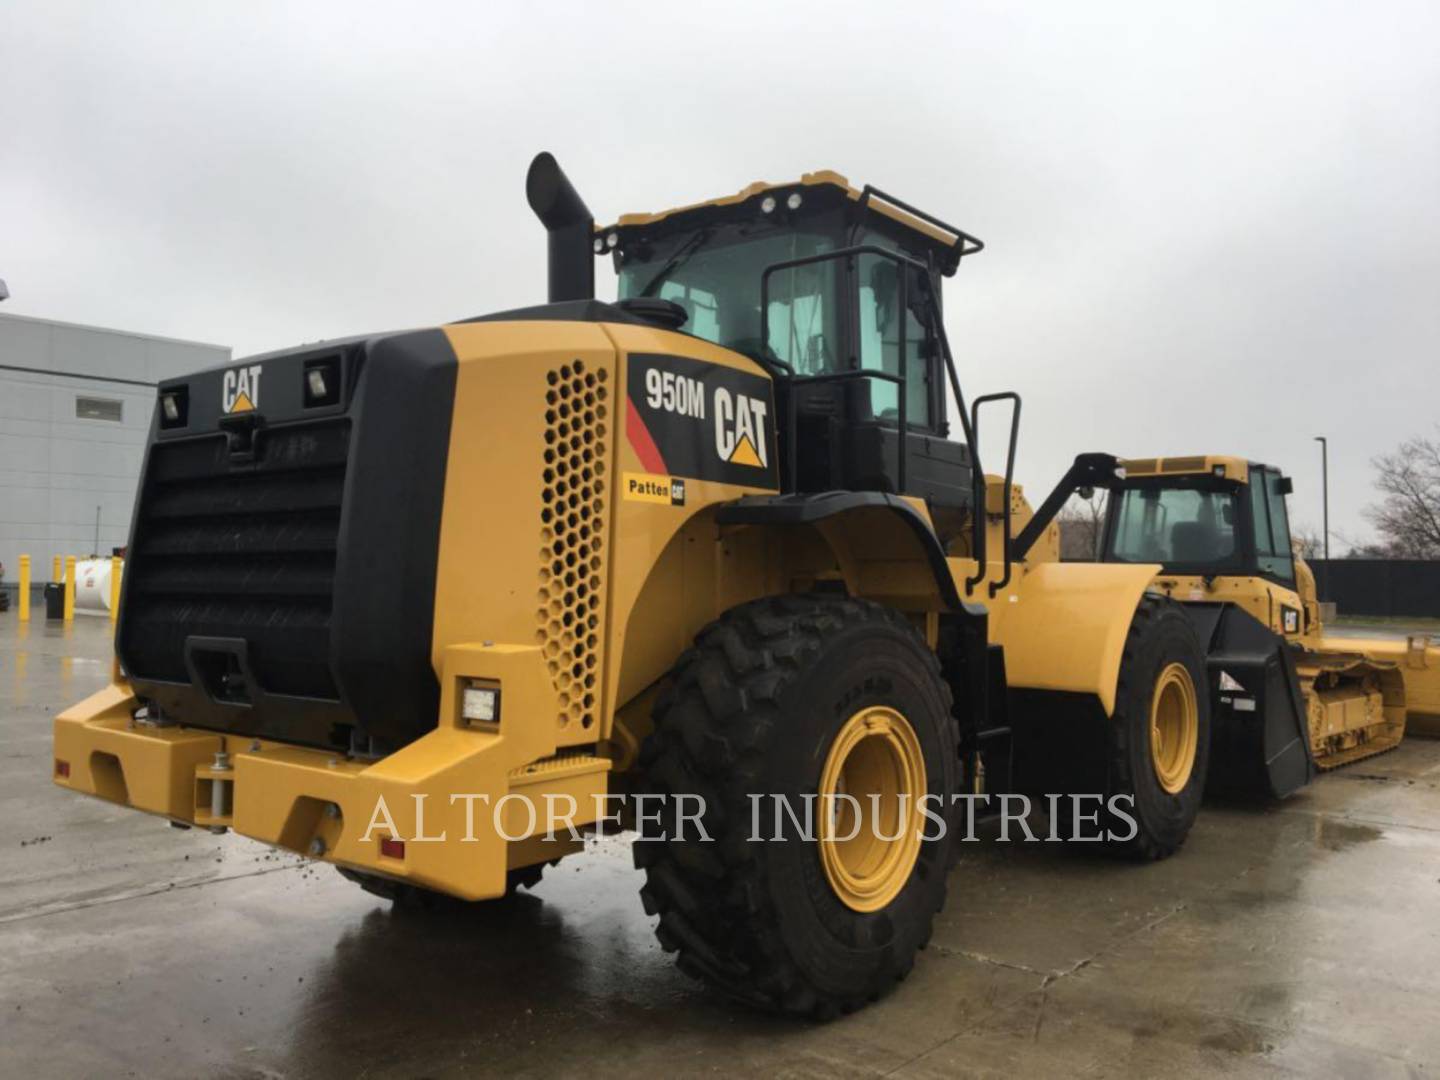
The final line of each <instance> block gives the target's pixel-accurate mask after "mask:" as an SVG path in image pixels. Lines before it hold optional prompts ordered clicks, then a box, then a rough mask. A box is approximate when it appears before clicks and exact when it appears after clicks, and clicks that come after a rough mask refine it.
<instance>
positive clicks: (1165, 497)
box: [1101, 457, 1295, 589]
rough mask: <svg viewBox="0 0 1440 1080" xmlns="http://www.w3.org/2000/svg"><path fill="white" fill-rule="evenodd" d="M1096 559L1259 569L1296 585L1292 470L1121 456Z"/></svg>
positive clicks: (1181, 571) (1235, 571) (1221, 571)
mask: <svg viewBox="0 0 1440 1080" xmlns="http://www.w3.org/2000/svg"><path fill="white" fill-rule="evenodd" d="M1122 465H1123V467H1124V470H1125V475H1124V479H1123V480H1119V481H1117V482H1116V484H1115V486H1114V487H1113V488H1111V492H1110V504H1109V508H1108V510H1107V512H1106V519H1105V534H1104V539H1103V542H1102V546H1101V561H1103V562H1122V563H1160V564H1162V565H1163V566H1164V568H1165V569H1164V572H1165V573H1166V574H1177V575H1194V576H1199V577H1206V578H1214V577H1262V578H1265V579H1267V580H1269V581H1273V582H1275V583H1276V584H1280V585H1285V586H1287V587H1289V588H1292V589H1293V588H1294V587H1295V559H1294V555H1293V554H1292V552H1291V549H1290V526H1289V519H1288V516H1287V514H1286V509H1285V496H1286V495H1288V494H1289V493H1290V490H1291V482H1290V479H1289V477H1286V476H1282V475H1281V473H1280V471H1279V470H1278V469H1274V468H1271V467H1270V466H1268V465H1259V464H1256V463H1254V462H1246V461H1243V460H1240V459H1238V458H1229V457H1197V458H1148V459H1144V460H1139V461H1126V462H1122Z"/></svg>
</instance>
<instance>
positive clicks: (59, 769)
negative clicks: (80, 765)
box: [55, 758, 70, 780]
mask: <svg viewBox="0 0 1440 1080" xmlns="http://www.w3.org/2000/svg"><path fill="white" fill-rule="evenodd" d="M55 775H56V776H58V777H61V778H62V779H65V780H68V779H70V762H68V761H61V760H60V759H59V758H56V759H55Z"/></svg>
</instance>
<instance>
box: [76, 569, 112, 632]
mask: <svg viewBox="0 0 1440 1080" xmlns="http://www.w3.org/2000/svg"><path fill="white" fill-rule="evenodd" d="M75 614H76V615H104V616H105V617H106V618H109V616H110V560H109V559H81V560H80V561H79V562H77V563H76V564H75Z"/></svg>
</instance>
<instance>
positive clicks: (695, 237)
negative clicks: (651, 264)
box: [637, 229, 710, 296]
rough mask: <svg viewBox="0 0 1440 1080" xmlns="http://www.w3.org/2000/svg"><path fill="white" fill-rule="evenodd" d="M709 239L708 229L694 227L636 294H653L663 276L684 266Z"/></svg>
mask: <svg viewBox="0 0 1440 1080" xmlns="http://www.w3.org/2000/svg"><path fill="white" fill-rule="evenodd" d="M709 239H710V230H709V229H696V230H695V231H694V232H693V233H691V234H690V238H689V239H688V240H686V241H685V242H684V243H683V244H681V245H680V246H679V247H678V248H676V249H675V254H674V255H671V256H670V258H669V259H667V260H666V261H665V265H664V266H662V267H660V269H659V270H657V271H655V273H654V275H653V276H652V277H651V278H650V280H649V281H647V282H646V283H645V287H644V288H643V289H641V290H640V292H639V293H638V294H637V295H639V296H654V295H655V291H656V290H657V289H659V288H660V285H661V283H662V282H663V281H664V280H665V278H667V277H668V276H670V275H671V274H673V273H674V272H675V271H676V270H678V269H680V267H682V266H684V265H685V263H686V262H688V261H689V259H690V256H691V255H694V254H695V252H696V250H697V249H698V248H699V247H700V246H701V245H702V244H704V243H705V241H706V240H709Z"/></svg>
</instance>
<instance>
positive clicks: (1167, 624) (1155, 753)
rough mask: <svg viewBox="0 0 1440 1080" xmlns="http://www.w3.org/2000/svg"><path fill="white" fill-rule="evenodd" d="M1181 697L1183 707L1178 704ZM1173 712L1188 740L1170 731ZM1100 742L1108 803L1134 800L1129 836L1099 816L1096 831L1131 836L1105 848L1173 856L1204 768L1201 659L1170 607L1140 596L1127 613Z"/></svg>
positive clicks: (1193, 810)
mask: <svg viewBox="0 0 1440 1080" xmlns="http://www.w3.org/2000/svg"><path fill="white" fill-rule="evenodd" d="M1187 696H1188V697H1189V701H1188V703H1187V702H1185V701H1184V700H1182V699H1185V698H1186V697H1187ZM1175 707H1178V708H1179V709H1180V711H1181V712H1183V713H1185V714H1186V715H1185V716H1182V717H1181V718H1180V720H1179V726H1180V729H1186V730H1188V732H1189V733H1188V734H1186V733H1185V731H1178V730H1172V728H1174V726H1175V725H1173V724H1172V723H1171V719H1172V717H1173V715H1174V712H1175ZM1157 715H1158V723H1157ZM1157 728H1158V730H1159V731H1160V733H1161V737H1160V739H1159V740H1157V739H1156V737H1155V733H1156V731H1157ZM1166 732H1170V734H1169V737H1168V738H1167V736H1166ZM1177 734H1178V737H1177ZM1108 738H1109V745H1108V747H1107V749H1108V761H1109V766H1108V772H1109V784H1108V788H1109V795H1110V797H1111V799H1113V798H1114V797H1115V796H1116V795H1120V796H1128V797H1130V798H1131V799H1133V800H1134V801H1133V804H1132V805H1131V807H1130V809H1129V815H1130V817H1131V818H1133V819H1134V827H1133V830H1132V827H1131V825H1130V823H1129V822H1127V821H1125V820H1124V819H1123V818H1119V817H1117V816H1116V815H1113V814H1110V813H1108V812H1106V813H1102V814H1101V816H1100V823H1101V826H1102V827H1104V828H1106V829H1107V830H1108V832H1109V835H1112V836H1125V835H1127V834H1129V833H1131V832H1132V831H1133V833H1134V835H1133V836H1131V837H1130V838H1129V839H1126V840H1112V841H1111V842H1110V843H1109V845H1108V846H1109V848H1110V849H1111V850H1112V851H1114V852H1115V853H1117V854H1120V855H1124V856H1127V857H1130V858H1134V859H1140V860H1152V859H1163V858H1165V857H1167V856H1169V855H1173V854H1174V853H1175V852H1176V851H1178V850H1179V848H1180V846H1181V845H1182V844H1184V843H1185V838H1186V837H1187V836H1188V835H1189V833H1190V827H1191V826H1192V825H1194V824H1195V817H1196V815H1197V814H1198V813H1199V812H1200V800H1201V796H1202V795H1203V794H1204V791H1205V774H1206V771H1207V770H1208V768H1209V764H1210V693H1209V681H1208V679H1207V677H1206V673H1205V653H1204V650H1203V649H1202V648H1201V646H1200V640H1199V638H1198V637H1197V636H1196V634H1195V628H1194V626H1193V624H1192V623H1191V622H1190V619H1189V618H1188V617H1187V616H1186V614H1185V612H1184V610H1183V609H1182V608H1181V607H1180V605H1179V604H1178V603H1176V602H1175V601H1173V600H1169V599H1166V598H1164V597H1159V596H1152V595H1147V596H1145V597H1144V598H1143V599H1141V601H1140V606H1139V607H1138V608H1136V610H1135V616H1134V618H1133V619H1132V620H1131V623H1130V632H1129V635H1128V636H1127V638H1126V640H1125V651H1124V653H1123V655H1122V657H1121V661H1120V677H1119V682H1118V684H1117V686H1116V690H1115V712H1114V715H1113V716H1112V717H1111V719H1110V723H1109V726H1108ZM1157 743H1158V746H1159V749H1158V750H1157Z"/></svg>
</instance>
